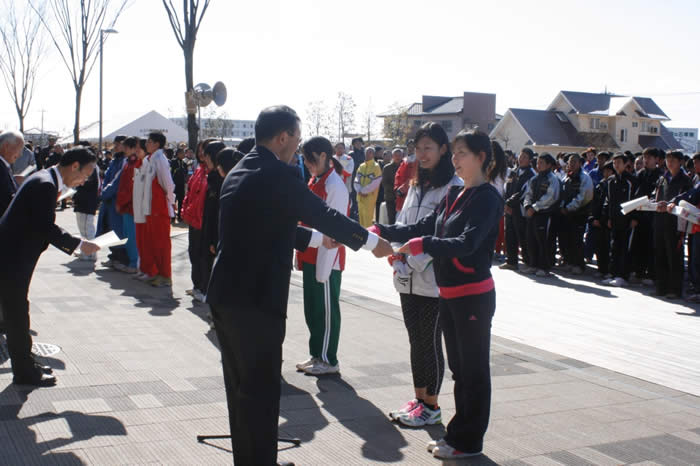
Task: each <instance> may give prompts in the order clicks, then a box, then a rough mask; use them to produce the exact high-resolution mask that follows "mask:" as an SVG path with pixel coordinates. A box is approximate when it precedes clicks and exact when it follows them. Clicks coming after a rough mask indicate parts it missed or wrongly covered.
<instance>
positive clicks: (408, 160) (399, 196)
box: [394, 139, 416, 212]
mask: <svg viewBox="0 0 700 466" xmlns="http://www.w3.org/2000/svg"><path fill="white" fill-rule="evenodd" d="M406 153H407V154H408V155H406V157H405V158H404V159H403V161H402V162H401V165H399V168H398V170H396V176H395V178H394V192H395V193H396V212H401V209H402V208H403V203H404V201H405V200H406V194H407V193H408V188H410V187H411V180H412V179H413V177H414V175H415V174H416V144H415V143H414V142H413V139H411V140H409V141H408V144H407V145H406Z"/></svg>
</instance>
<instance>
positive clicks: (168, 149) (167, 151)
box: [163, 147, 175, 160]
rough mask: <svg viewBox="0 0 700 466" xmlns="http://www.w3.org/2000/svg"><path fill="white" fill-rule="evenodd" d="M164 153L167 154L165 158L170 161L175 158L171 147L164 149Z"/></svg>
mask: <svg viewBox="0 0 700 466" xmlns="http://www.w3.org/2000/svg"><path fill="white" fill-rule="evenodd" d="M163 152H165V157H166V158H167V159H168V160H171V159H172V158H173V157H174V156H175V151H173V150H172V149H171V148H170V147H168V148H167V149H164V150H163Z"/></svg>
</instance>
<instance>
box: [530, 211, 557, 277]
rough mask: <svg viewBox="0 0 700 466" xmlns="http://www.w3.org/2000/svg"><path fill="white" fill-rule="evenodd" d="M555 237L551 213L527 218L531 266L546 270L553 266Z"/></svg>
mask: <svg viewBox="0 0 700 466" xmlns="http://www.w3.org/2000/svg"><path fill="white" fill-rule="evenodd" d="M554 239H555V238H554V232H553V231H552V216H551V214H544V213H543V214H535V215H533V216H532V217H529V218H528V219H527V245H528V256H529V259H530V262H529V263H528V265H529V266H531V267H535V268H536V269H542V270H545V271H549V269H551V268H552V264H553V263H554V262H553V257H554Z"/></svg>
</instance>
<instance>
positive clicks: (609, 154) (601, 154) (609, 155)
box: [597, 151, 612, 161]
mask: <svg viewBox="0 0 700 466" xmlns="http://www.w3.org/2000/svg"><path fill="white" fill-rule="evenodd" d="M597 157H603V158H604V159H605V160H606V161H608V160H610V157H612V154H611V153H610V152H607V151H602V152H598V154H597Z"/></svg>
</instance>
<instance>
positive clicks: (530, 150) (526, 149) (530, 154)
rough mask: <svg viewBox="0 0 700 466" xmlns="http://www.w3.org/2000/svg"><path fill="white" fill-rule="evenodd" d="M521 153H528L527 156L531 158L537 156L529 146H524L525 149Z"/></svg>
mask: <svg viewBox="0 0 700 466" xmlns="http://www.w3.org/2000/svg"><path fill="white" fill-rule="evenodd" d="M520 153H521V154H522V153H525V154H527V156H528V157H530V160H532V158H533V157H534V156H535V153H534V152H532V149H530V148H529V147H523V149H522V150H521V151H520Z"/></svg>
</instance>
